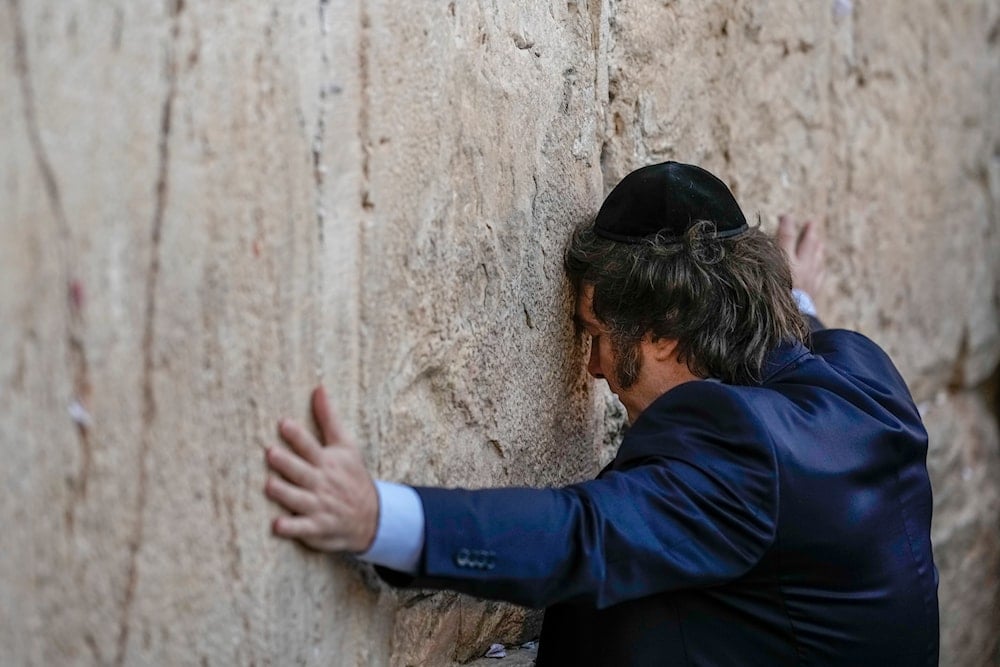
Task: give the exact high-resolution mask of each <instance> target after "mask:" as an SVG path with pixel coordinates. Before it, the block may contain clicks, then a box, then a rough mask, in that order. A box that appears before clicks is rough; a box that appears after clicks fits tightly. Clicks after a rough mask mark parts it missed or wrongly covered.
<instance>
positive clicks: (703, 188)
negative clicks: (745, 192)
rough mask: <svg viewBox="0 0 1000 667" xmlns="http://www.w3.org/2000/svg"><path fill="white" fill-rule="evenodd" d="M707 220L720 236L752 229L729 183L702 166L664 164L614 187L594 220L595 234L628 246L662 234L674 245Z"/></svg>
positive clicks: (648, 168) (629, 177) (634, 172)
mask: <svg viewBox="0 0 1000 667" xmlns="http://www.w3.org/2000/svg"><path fill="white" fill-rule="evenodd" d="M702 220H707V221H709V222H712V223H714V224H715V229H716V232H717V233H716V238H727V237H730V236H736V235H737V234H740V233H742V232H744V231H746V229H747V220H746V218H745V217H743V211H741V210H740V206H739V204H737V203H736V199H735V198H734V197H733V193H731V192H730V191H729V188H728V187H726V184H725V183H723V182H722V181H720V180H719V179H718V178H716V177H715V176H713V175H712V174H710V173H708V172H707V171H705V170H704V169H702V168H701V167H696V166H694V165H692V164H681V163H680V162H663V163H661V164H653V165H649V166H648V167H643V168H641V169H636V170H635V171H633V172H632V173H631V174H629V175H628V176H626V177H625V178H623V179H622V180H621V182H620V183H619V184H618V185H616V186H615V189H614V190H612V191H611V194H609V195H608V197H607V199H605V200H604V204H603V205H602V206H601V210H600V212H599V213H598V214H597V218H596V219H595V220H594V233H596V234H597V235H598V236H601V237H604V238H606V239H610V240H612V241H621V242H623V243H639V242H640V241H642V240H643V239H645V238H647V237H649V236H652V235H654V234H660V235H661V238H662V240H663V241H664V242H666V243H675V242H678V241H681V240H683V238H684V233H685V232H687V231H688V229H690V228H691V227H692V225H694V223H696V222H700V221H702Z"/></svg>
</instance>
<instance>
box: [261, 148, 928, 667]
mask: <svg viewBox="0 0 1000 667" xmlns="http://www.w3.org/2000/svg"><path fill="white" fill-rule="evenodd" d="M779 239H780V240H781V243H782V245H783V246H784V248H785V250H786V251H787V252H788V255H789V257H790V259H791V260H792V262H793V265H794V266H795V268H796V270H797V272H798V273H799V275H801V276H804V277H806V278H814V277H816V275H817V273H818V270H819V268H820V267H821V262H820V258H819V257H820V250H821V244H819V242H818V241H817V238H816V235H815V231H814V229H813V228H812V227H811V226H809V225H806V226H805V227H804V228H803V229H802V230H799V229H797V228H796V225H795V222H794V221H793V220H791V219H789V218H784V219H782V221H781V226H780V229H779ZM567 271H568V273H569V276H570V278H571V280H572V281H573V282H574V285H575V286H576V288H577V293H578V303H577V320H578V322H579V324H580V326H581V327H582V328H583V329H584V330H585V331H586V332H587V333H588V334H589V335H590V338H591V353H590V362H589V365H588V370H589V371H590V373H591V374H592V375H593V376H594V377H595V378H599V379H605V380H606V381H607V382H608V385H609V387H610V388H611V390H612V391H613V392H614V393H616V394H617V395H618V397H619V398H620V399H621V401H622V403H623V404H624V405H625V408H626V410H627V412H628V417H629V421H630V422H631V427H630V429H629V431H628V433H627V434H626V435H625V438H624V440H623V442H622V445H621V447H620V449H619V451H618V453H617V455H616V457H615V459H614V460H613V461H612V463H611V464H610V465H609V466H608V467H607V468H605V469H604V470H603V471H602V472H601V474H600V475H598V477H597V479H595V480H593V481H589V482H584V483H581V484H574V485H570V486H567V487H565V488H561V489H488V490H480V491H465V490H460V489H451V490H446V489H438V488H420V489H411V488H409V487H402V486H399V485H393V484H386V483H384V482H379V483H377V486H376V484H375V483H373V482H372V480H371V478H370V476H369V474H368V473H367V471H366V470H365V468H364V466H363V464H362V462H361V457H360V455H359V453H358V450H357V448H356V447H354V446H353V445H352V444H350V440H349V438H348V437H347V436H346V434H345V433H344V432H343V431H342V429H341V428H340V427H339V425H338V424H337V421H336V418H335V416H334V414H333V412H332V411H331V410H330V408H329V406H328V405H327V402H326V398H325V396H324V394H323V391H322V389H319V390H317V391H316V392H315V393H314V396H313V410H314V413H315V416H316V419H317V422H318V424H319V427H320V431H321V433H322V436H323V439H324V441H325V443H326V445H327V446H326V447H324V446H322V445H321V444H320V442H319V441H318V440H317V439H316V438H315V437H313V436H312V434H311V433H309V432H308V431H307V430H305V429H303V428H302V427H300V426H298V425H296V424H294V423H292V422H289V421H287V420H283V421H282V422H281V424H280V431H281V434H282V436H283V438H284V439H285V440H286V441H287V442H288V444H289V445H290V446H291V449H292V451H288V450H285V449H283V448H279V447H273V448H271V449H270V450H269V451H268V457H267V458H268V463H269V465H270V466H271V468H272V469H273V470H274V471H275V472H277V473H279V475H280V476H272V477H271V478H270V479H269V480H268V482H267V487H266V493H267V495H268V496H269V497H270V498H272V499H274V500H276V501H277V502H279V503H280V504H281V505H283V506H284V507H285V508H286V509H288V510H289V511H290V512H291V513H292V516H282V517H279V518H278V519H277V520H276V521H275V523H274V532H275V534H277V535H279V536H282V537H286V538H291V539H299V540H301V541H303V542H304V543H305V544H307V545H309V546H312V547H314V548H317V549H321V550H328V551H352V552H356V553H361V558H363V559H365V560H369V561H371V562H374V563H376V564H378V565H380V566H382V567H380V570H379V571H380V573H381V574H382V576H383V577H385V578H386V579H387V580H388V581H390V583H393V584H395V585H410V586H419V587H424V588H448V589H452V590H457V591H461V592H464V593H470V594H472V595H478V596H482V597H489V598H499V599H504V600H509V601H512V602H516V603H520V604H524V605H528V606H533V607H543V606H544V607H547V610H546V614H545V620H544V624H543V629H542V636H541V640H540V644H539V656H538V665H557V664H566V665H767V666H774V665H880V666H881V665H934V664H937V654H938V609H937V574H936V570H935V568H934V563H933V559H932V555H931V546H930V538H929V531H930V516H931V492H930V484H929V481H928V477H927V471H926V467H925V458H926V451H927V438H926V433H925V431H924V429H923V426H922V424H921V421H920V417H919V415H918V414H917V410H916V407H915V406H914V405H913V402H912V400H911V398H910V396H909V393H908V391H907V389H906V386H905V384H904V383H903V380H902V379H901V378H900V376H899V374H898V373H897V372H896V370H895V368H894V367H893V365H892V363H891V362H890V361H889V359H888V357H886V355H885V353H883V352H882V351H881V350H880V349H879V348H878V347H877V346H876V345H875V344H874V343H872V342H871V341H869V340H868V339H866V338H864V337H863V336H861V335H860V334H856V333H851V332H847V331H839V330H827V329H822V328H821V326H820V325H819V322H818V320H815V318H812V317H811V315H810V322H811V324H812V329H813V331H812V333H811V334H810V332H809V327H808V326H807V323H806V319H805V318H804V317H803V315H802V314H800V312H799V311H798V309H797V308H796V304H795V300H794V299H793V294H792V277H791V273H790V270H789V266H788V264H787V262H786V260H785V257H784V255H783V254H782V252H781V249H780V248H779V247H778V245H777V244H776V243H775V242H774V240H772V239H770V238H769V237H767V236H766V235H764V234H763V233H762V232H760V230H758V229H756V228H752V227H750V226H748V225H747V223H746V220H745V218H744V216H743V213H742V212H741V211H740V208H739V206H738V205H737V203H736V201H735V199H734V198H733V196H732V194H731V193H730V191H729V189H728V188H727V187H726V186H725V184H723V183H722V181H720V180H719V179H717V178H715V177H714V176H712V175H711V174H709V173H708V172H706V171H704V170H702V169H700V168H698V167H695V166H692V165H684V164H678V163H674V162H668V163H664V164H659V165H652V166H649V167H645V168H643V169H639V170H638V171H635V172H633V173H631V174H629V175H628V176H627V177H626V178H625V179H623V180H622V182H621V183H620V184H619V185H618V186H617V187H616V188H615V189H614V190H613V191H612V192H611V194H610V195H609V196H608V198H607V199H606V200H605V202H604V204H603V206H602V207H601V210H600V212H599V213H598V215H597V218H596V219H595V222H594V224H593V225H592V226H591V227H589V228H586V229H583V230H581V231H579V232H577V234H576V235H575V236H574V238H573V241H572V243H571V247H570V250H569V253H568V258H567Z"/></svg>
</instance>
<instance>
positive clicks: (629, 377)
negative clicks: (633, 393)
mask: <svg viewBox="0 0 1000 667" xmlns="http://www.w3.org/2000/svg"><path fill="white" fill-rule="evenodd" d="M613 345H614V351H615V367H614V374H615V382H616V383H617V384H618V386H619V387H621V388H622V389H628V388H629V387H631V386H632V385H634V384H635V383H636V382H637V381H638V380H639V372H640V371H641V370H642V350H641V349H640V348H639V343H638V342H634V341H619V340H616V341H613Z"/></svg>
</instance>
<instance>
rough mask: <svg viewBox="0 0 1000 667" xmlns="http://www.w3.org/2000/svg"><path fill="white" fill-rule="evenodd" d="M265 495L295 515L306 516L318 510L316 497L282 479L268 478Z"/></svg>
mask: <svg viewBox="0 0 1000 667" xmlns="http://www.w3.org/2000/svg"><path fill="white" fill-rule="evenodd" d="M264 493H265V494H266V495H267V497H268V498H270V499H271V500H273V501H275V502H276V503H278V504H279V505H281V506H282V507H284V508H285V509H286V510H288V511H289V512H293V513H295V514H306V513H308V512H311V511H313V510H314V509H315V508H316V496H314V495H313V494H312V493H310V492H309V491H305V490H303V489H302V488H301V487H298V486H295V485H294V484H289V483H288V482H286V481H285V480H283V479H281V478H280V477H275V476H271V477H268V479H267V484H266V485H265V486H264Z"/></svg>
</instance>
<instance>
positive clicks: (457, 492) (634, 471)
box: [382, 418, 776, 608]
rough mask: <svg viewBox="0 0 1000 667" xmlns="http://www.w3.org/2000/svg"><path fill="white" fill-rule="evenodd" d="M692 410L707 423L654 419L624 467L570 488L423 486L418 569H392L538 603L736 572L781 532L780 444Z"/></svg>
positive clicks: (620, 595)
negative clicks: (726, 433) (725, 432)
mask: <svg viewBox="0 0 1000 667" xmlns="http://www.w3.org/2000/svg"><path fill="white" fill-rule="evenodd" d="M693 421H694V422H696V423H698V424H699V428H698V429H697V430H696V429H692V428H689V427H685V425H684V424H683V423H679V424H677V425H676V428H675V429H674V430H673V432H672V433H668V435H669V436H671V437H667V438H665V437H664V436H663V434H662V429H661V428H660V426H662V425H656V428H654V429H653V430H654V431H655V432H657V433H658V434H659V437H657V438H656V441H657V442H654V443H650V442H644V443H640V446H637V448H634V449H633V451H634V452H635V454H636V455H635V456H634V457H631V458H626V459H625V460H623V461H621V462H620V463H619V464H616V465H617V466H618V467H617V469H613V470H610V471H608V472H607V473H605V474H604V475H603V476H602V477H600V478H599V479H596V480H593V481H589V482H584V483H581V484H574V485H571V486H567V487H564V488H561V489H526V488H520V489H487V490H479V491H468V490H461V489H439V488H417V493H419V495H420V498H421V501H422V502H423V506H424V513H425V516H426V528H425V531H426V532H425V540H424V545H425V546H424V554H423V559H422V562H421V566H420V570H419V574H418V576H417V577H416V578H414V579H412V580H410V579H400V578H399V577H398V576H396V575H392V574H391V573H388V572H386V571H382V572H383V575H385V576H386V578H387V579H388V580H389V581H390V583H396V584H408V585H412V586H418V587H422V588H447V589H451V590H456V591H460V592H463V593H469V594H472V595H476V596H479V597H486V598H493V599H503V600H507V601H510V602H514V603H517V604H521V605H525V606H530V607H543V606H548V605H551V604H553V603H556V602H562V601H567V600H578V599H586V600H589V601H590V602H591V603H592V604H594V605H595V606H597V607H598V608H604V607H608V606H611V605H614V604H617V603H619V602H623V601H626V600H630V599H635V598H639V597H644V596H646V595H651V594H653V593H657V592H662V591H668V590H676V589H682V588H687V587H694V586H711V585H714V584H720V583H724V582H726V581H730V580H732V579H735V578H737V577H739V576H741V575H742V574H744V573H745V572H746V571H747V570H749V569H750V568H751V567H752V566H753V565H754V564H756V562H757V561H758V560H759V559H760V557H761V556H762V555H763V553H764V552H765V551H766V550H767V548H768V547H769V546H770V544H771V542H772V541H773V539H774V531H775V511H776V509H775V508H776V480H775V477H774V463H773V452H772V450H771V449H770V447H769V446H767V445H766V444H763V443H760V442H759V441H757V440H756V439H754V438H750V437H746V438H739V437H737V438H735V441H733V440H734V439H733V438H730V439H728V440H726V439H723V437H722V435H721V434H719V433H718V432H717V429H716V428H715V427H713V426H712V425H711V424H705V423H702V421H703V420H700V419H697V418H694V419H693ZM636 438H638V439H640V440H642V439H643V438H644V436H643V435H642V434H637V435H636ZM633 439H635V438H633ZM646 439H648V438H646ZM671 440H672V441H671ZM626 453H627V452H626ZM620 456H621V454H620Z"/></svg>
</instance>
